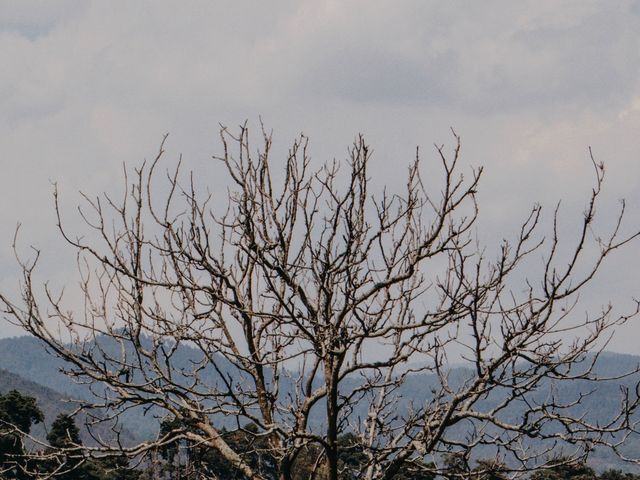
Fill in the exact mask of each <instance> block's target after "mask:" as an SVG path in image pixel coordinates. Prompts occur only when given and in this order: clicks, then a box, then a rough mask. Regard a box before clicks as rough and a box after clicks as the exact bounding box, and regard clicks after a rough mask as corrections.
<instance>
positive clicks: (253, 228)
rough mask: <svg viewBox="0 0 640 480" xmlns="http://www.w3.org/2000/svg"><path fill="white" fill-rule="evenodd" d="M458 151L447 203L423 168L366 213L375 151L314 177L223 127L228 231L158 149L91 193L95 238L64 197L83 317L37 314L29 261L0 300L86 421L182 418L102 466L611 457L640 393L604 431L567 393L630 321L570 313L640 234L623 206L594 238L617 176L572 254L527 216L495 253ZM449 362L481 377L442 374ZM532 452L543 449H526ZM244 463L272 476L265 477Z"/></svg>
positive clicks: (292, 466) (370, 470) (375, 475)
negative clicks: (41, 349)
mask: <svg viewBox="0 0 640 480" xmlns="http://www.w3.org/2000/svg"><path fill="white" fill-rule="evenodd" d="M455 139H456V145H455V148H454V149H453V151H452V152H451V153H450V154H448V153H446V152H445V150H444V149H443V148H442V147H437V148H436V156H437V162H436V163H437V165H439V167H438V166H437V165H436V167H435V168H432V169H431V170H430V171H429V178H430V179H433V178H435V176H436V174H437V170H438V168H439V171H440V173H441V176H442V181H441V184H440V187H439V188H437V189H435V190H433V191H432V190H429V189H427V187H426V186H425V184H424V183H423V181H422V179H421V173H420V172H421V165H420V161H419V159H418V156H417V157H416V160H415V161H414V162H413V163H412V164H411V165H410V166H409V169H408V176H407V181H406V185H405V189H404V191H402V192H396V193H393V194H392V193H390V192H387V191H384V192H383V193H381V194H380V195H373V194H372V193H371V185H370V178H369V175H370V173H369V172H368V170H367V167H368V165H369V161H370V154H371V151H370V149H369V147H368V146H367V144H366V143H365V141H364V140H363V138H361V137H359V138H357V139H356V141H355V144H354V145H353V147H352V148H351V150H350V151H349V158H348V161H347V162H346V163H344V164H339V163H337V162H333V163H328V164H325V165H324V166H322V167H320V168H319V169H312V168H311V165H310V161H309V157H308V154H307V139H306V138H305V137H300V138H298V139H297V140H296V141H295V143H294V144H293V146H292V147H291V149H290V151H289V153H288V155H287V156H286V157H285V158H284V159H282V161H281V163H275V164H274V162H273V160H272V159H271V156H272V154H271V147H272V141H271V137H270V136H269V135H267V134H264V132H263V139H262V144H261V147H260V149H259V150H254V149H252V148H251V147H250V146H249V134H248V130H247V128H246V127H241V128H240V130H239V132H238V134H237V135H234V134H232V133H230V132H229V131H228V130H226V129H223V130H222V132H221V140H222V146H223V153H222V154H221V155H220V156H219V157H216V158H217V159H218V160H220V161H221V162H222V164H223V166H224V167H225V168H226V171H227V173H228V175H229V182H230V186H229V193H228V202H229V203H228V208H227V209H226V211H224V213H222V214H221V215H218V214H217V213H216V208H217V207H219V206H218V205H213V206H212V205H211V202H212V200H211V197H210V196H209V195H208V194H205V195H202V193H201V192H199V191H198V188H197V187H196V186H195V185H194V182H193V177H187V180H186V182H182V181H181V178H182V177H181V172H180V171H179V167H178V168H175V170H172V171H171V172H169V173H168V175H167V176H166V177H162V178H164V180H161V179H160V178H159V177H160V176H159V175H158V173H157V172H158V170H160V169H161V166H160V165H161V161H162V155H163V149H162V148H161V149H160V152H159V154H158V156H157V157H156V158H155V160H154V161H152V162H150V163H149V164H144V165H143V166H142V167H141V168H140V169H138V170H136V174H135V176H134V178H133V179H132V180H131V181H130V179H129V178H127V179H126V184H127V195H126V196H125V198H123V199H122V200H121V201H116V200H114V199H113V198H111V197H109V196H104V197H99V198H95V199H91V198H90V197H86V200H87V205H85V206H84V208H83V209H81V210H80V212H81V214H82V216H83V218H84V220H85V222H86V226H87V228H88V229H89V232H86V233H88V235H78V236H76V235H74V234H72V233H70V232H69V231H68V230H67V229H66V228H65V227H64V225H63V222H62V213H61V212H60V210H59V208H58V201H57V198H58V197H57V191H56V211H57V214H58V219H59V227H60V231H61V232H62V235H63V236H64V238H65V239H66V241H67V242H68V243H69V244H70V245H71V246H72V247H73V248H75V249H76V250H77V252H78V255H79V258H80V263H79V265H80V274H81V276H82V286H83V291H84V295H85V302H84V305H85V309H84V311H82V312H75V313H73V312H69V311H68V310H67V309H66V308H65V307H64V305H63V302H62V298H61V296H60V295H59V294H56V293H55V292H54V291H52V290H51V289H50V288H49V287H48V286H45V287H44V292H45V293H46V301H44V302H42V301H41V300H40V294H39V293H38V292H37V291H36V288H37V286H36V285H35V284H34V281H33V273H34V269H35V266H36V261H26V260H20V259H19V261H20V262H21V265H22V267H23V273H24V278H23V282H22V292H23V293H22V300H21V301H15V300H12V299H10V298H8V297H7V296H5V295H0V300H2V302H3V304H4V310H5V312H6V314H7V316H8V318H10V319H11V320H12V321H14V322H17V323H18V324H20V325H22V326H23V327H24V328H25V330H26V331H27V332H29V333H31V334H33V335H35V336H36V337H38V338H40V339H42V340H43V341H44V342H45V343H46V344H47V346H48V347H49V348H50V349H51V351H53V352H54V353H55V354H56V355H58V356H59V357H61V358H62V359H64V360H65V361H66V362H67V363H68V365H69V369H68V374H69V375H72V376H74V377H76V378H77V379H78V380H79V381H83V382H86V383H89V384H91V385H92V386H93V387H94V388H93V391H94V392H95V395H96V400H95V401H93V402H87V404H86V405H84V408H85V409H93V410H95V409H96V408H99V409H100V412H102V414H103V415H104V416H105V417H106V418H117V417H119V416H120V415H121V414H122V413H123V412H125V411H127V410H130V409H135V408H141V409H146V408H149V407H153V409H154V411H155V412H161V413H162V414H163V415H166V416H167V417H168V418H173V419H175V426H176V428H170V429H168V430H164V431H163V432H162V433H161V434H160V435H159V436H158V438H157V439H156V440H155V441H147V442H142V443H140V444H139V445H137V446H131V447H127V448H125V447H123V446H121V445H113V444H106V443H105V444H103V445H101V446H96V447H91V448H89V447H87V451H88V452H89V453H91V452H92V451H95V452H100V453H105V452H106V453H108V452H109V451H115V450H117V451H124V452H126V453H127V454H128V455H130V456H131V457H134V456H140V455H143V454H146V453H149V452H152V451H157V449H158V448H161V447H162V446H163V445H168V444H170V443H172V442H175V441H177V440H180V439H183V440H185V441H187V442H188V444H190V445H194V446H197V448H198V449H202V448H207V449H211V450H212V451H215V452H216V455H219V456H221V457H222V458H224V459H225V461H226V462H227V463H228V464H229V465H231V466H233V469H234V471H236V472H238V475H241V476H243V477H244V478H248V479H252V480H258V479H265V478H269V477H270V476H271V475H274V476H277V477H278V478H279V479H282V480H288V479H292V478H294V476H295V473H296V464H297V462H299V461H300V462H302V460H301V458H302V457H301V455H304V456H305V458H304V463H305V468H308V469H310V471H311V472H310V474H309V477H310V478H327V479H331V480H335V479H337V478H340V477H341V475H342V474H343V473H344V472H343V470H344V469H348V474H349V475H353V476H356V477H357V478H362V479H385V480H390V479H393V478H401V476H402V475H404V476H407V475H408V476H411V475H413V476H414V477H412V478H417V477H418V476H419V475H423V476H424V477H425V478H429V477H430V476H431V475H435V474H438V473H445V474H446V469H447V465H446V462H444V460H443V459H445V457H446V456H447V455H449V454H451V453H452V452H465V455H472V454H473V452H474V451H476V450H477V449H483V448H487V446H488V445H490V446H491V448H493V452H494V453H495V459H494V460H493V461H492V462H489V463H485V464H484V465H485V466H486V465H488V466H489V467H487V468H486V469H485V470H486V472H485V473H486V475H493V474H494V473H492V472H493V470H495V469H494V466H495V465H503V464H505V465H509V470H506V467H505V469H504V470H503V469H501V471H500V475H504V474H506V473H511V474H517V473H518V472H525V471H531V469H534V468H538V467H540V466H545V460H544V459H545V458H548V453H549V451H550V450H551V449H552V448H554V447H557V446H558V445H559V444H562V445H568V446H570V447H571V448H570V450H569V453H568V454H569V455H574V456H580V455H584V454H585V453H586V452H588V451H590V450H591V449H592V448H594V447H596V446H604V447H609V448H613V449H614V450H615V449H617V448H618V446H619V445H620V444H621V443H622V442H623V441H624V437H625V435H627V434H629V432H632V431H634V430H635V425H636V423H635V420H634V417H632V414H633V413H634V412H635V410H636V408H637V405H638V399H637V397H636V395H635V392H623V395H621V398H620V404H619V407H620V408H619V410H618V414H617V415H616V416H614V417H613V418H611V419H608V420H607V421H606V422H600V423H595V422H593V423H592V422H590V420H589V417H588V416H584V415H582V414H581V413H580V412H578V410H576V408H575V407H576V406H577V405H578V406H579V403H580V401H581V399H582V396H581V395H582V394H577V395H576V397H575V398H571V399H566V398H560V397H559V396H557V395H556V393H555V392H556V389H554V388H553V385H555V384H556V383H562V382H564V381H572V380H575V379H588V380H596V379H597V376H596V375H595V372H594V369H593V364H594V363H595V361H596V360H597V356H598V355H597V349H598V348H601V347H602V346H603V345H604V342H603V339H605V338H606V337H607V336H608V335H609V333H610V332H611V330H612V328H613V327H615V326H616V325H619V324H620V323H621V322H624V321H625V320H626V319H627V318H629V316H616V315H615V314H614V312H613V311H612V309H611V307H606V308H605V309H604V310H603V311H601V312H598V313H596V314H591V315H587V316H584V317H580V315H579V314H578V313H577V312H575V311H574V309H573V307H574V306H575V304H576V302H577V297H578V294H579V293H580V291H581V290H582V289H583V287H584V286H585V285H587V284H588V283H589V281H590V280H591V279H592V278H593V277H594V275H595V274H596V272H597V270H598V269H599V268H600V266H601V265H602V262H603V260H604V259H605V257H607V256H608V255H609V254H610V253H611V252H613V251H614V250H616V249H618V248H619V247H621V246H623V245H624V244H626V243H628V242H629V241H630V240H632V239H633V238H635V237H636V236H637V235H638V233H637V232H633V233H631V234H629V235H626V236H625V235H623V234H622V233H621V231H622V230H621V223H622V220H623V217H624V213H625V211H624V203H623V204H622V208H621V210H620V212H619V215H618V217H617V221H616V222H614V227H613V230H612V231H611V232H609V233H608V234H600V233H595V232H596V231H597V227H598V225H597V224H596V204H597V201H598V198H599V196H600V192H601V184H602V181H603V176H604V168H603V166H602V165H601V164H597V163H596V162H595V161H594V162H593V164H594V167H595V186H594V188H593V190H592V193H591V196H590V198H589V200H588V204H587V207H586V210H585V212H584V217H583V218H582V221H581V223H580V226H579V228H578V231H577V232H576V237H575V238H574V240H573V243H571V244H564V243H561V242H560V239H559V236H558V230H557V225H558V222H559V221H560V219H559V214H558V209H556V211H555V213H554V215H553V222H552V226H551V227H550V231H549V232H547V236H546V237H545V238H543V237H542V236H541V234H540V233H539V230H540V218H541V217H540V215H541V207H540V206H534V207H533V208H532V209H531V211H530V212H529V214H528V215H526V218H525V220H524V222H523V223H522V224H521V225H519V226H517V228H515V229H514V230H515V235H514V238H513V239H512V240H511V241H506V240H505V241H504V242H503V243H501V244H500V246H499V248H498V249H497V253H496V254H495V255H487V254H486V253H485V252H486V250H485V248H483V247H479V246H478V245H477V242H476V241H474V238H473V232H474V228H475V224H476V220H477V216H478V205H477V203H476V192H477V190H478V187H479V181H480V176H481V172H482V170H481V169H477V170H470V171H469V172H468V175H467V176H466V177H463V175H462V174H461V173H460V172H459V170H460V166H459V155H460V142H459V139H458V137H457V136H456V137H455ZM592 160H593V159H592ZM274 165H275V167H276V170H274V169H273V167H274ZM189 178H191V180H190V179H189ZM163 182H164V183H165V185H162V183H163ZM529 258H531V259H532V261H530V262H528V265H527V266H526V267H527V268H524V267H525V265H524V263H525V260H526V259H529ZM535 259H540V260H539V262H540V263H539V264H538V266H539V267H540V268H538V269H537V270H536V269H530V267H531V265H533V264H534V262H533V260H535ZM36 260H37V259H36ZM535 271H538V274H537V275H536V276H535V278H527V275H526V273H527V272H535ZM531 275H534V274H531ZM636 313H637V308H636V311H635V312H632V313H631V315H635V314H636ZM60 331H64V332H68V333H70V335H71V337H70V338H71V340H72V341H71V342H70V343H69V342H68V339H67V341H65V340H63V339H62V338H61V336H60V334H59V333H58V332H60ZM104 338H108V339H110V344H109V345H111V347H108V348H107V347H106V346H105V345H106V343H105V341H104ZM114 345H115V348H114ZM183 345H189V346H191V347H193V348H195V349H197V350H198V352H199V354H200V357H199V358H198V359H197V360H196V361H192V362H191V363H190V366H189V367H185V366H184V365H183V364H181V365H180V366H178V362H177V357H178V355H179V352H180V348H181V347H182V346H183ZM454 345H457V347H456V348H457V349H458V350H460V349H462V350H463V352H464V355H463V360H464V362H465V363H466V365H467V366H468V367H470V368H469V371H468V372H470V373H469V374H468V375H461V374H459V373H458V374H456V375H452V374H451V372H450V371H449V369H448V366H447V352H448V351H450V350H449V349H450V347H452V346H454ZM590 352H593V355H586V354H588V353H590ZM212 372H213V373H212ZM420 373H422V374H429V377H426V376H425V378H428V379H429V381H428V382H426V383H425V391H424V395H423V400H422V401H420V402H413V403H412V404H410V405H405V408H403V409H400V408H398V405H400V404H401V401H402V395H403V389H402V387H403V385H404V384H405V382H406V381H407V379H409V378H413V377H412V375H417V374H420ZM627 373H632V372H623V373H621V375H620V376H621V377H622V376H624V375H625V374H627ZM212 379H214V380H212ZM427 384H428V388H427V386H426V385H427ZM541 385H543V386H545V389H546V391H545V394H544V395H539V394H537V393H536V390H537V388H539V387H540V386H541ZM105 412H106V414H105ZM505 412H510V413H509V415H507V414H505ZM513 412H516V413H515V414H514V413H513ZM313 415H316V417H317V418H319V419H320V420H318V421H312V420H313ZM222 418H226V419H228V418H232V419H234V421H235V424H236V425H237V427H236V428H237V429H238V430H239V431H240V430H242V434H243V436H246V437H247V438H252V440H251V442H249V443H248V444H244V445H242V448H241V449H240V448H239V447H238V445H234V443H233V442H231V441H229V439H230V438H232V437H231V436H230V435H229V433H228V432H227V433H225V432H223V431H222V430H221V429H220V428H218V427H217V426H216V425H219V423H217V422H218V421H219V420H220V419H222ZM187 424H188V425H189V426H190V428H189V429H185V428H181V427H180V425H187ZM248 424H251V425H252V426H253V427H254V428H252V429H251V430H247V429H243V428H242V425H248ZM344 434H350V435H352V436H353V438H356V439H357V440H358V441H357V446H358V451H357V458H358V460H357V461H356V462H350V463H349V462H345V461H344V460H342V461H341V459H345V458H347V455H346V453H347V451H349V449H351V450H353V445H346V446H345V444H344V442H342V443H341V441H340V439H341V438H343V437H342V436H343V435H344ZM532 437H533V438H539V439H545V440H547V441H548V442H547V443H546V444H545V443H542V445H543V446H542V447H540V446H539V444H538V448H532V447H531V446H530V445H529V443H528V442H527V439H529V438H532ZM243 438H244V437H243ZM354 445H355V444H354ZM251 449H253V450H254V451H255V452H254V453H255V454H260V456H261V458H269V459H271V460H270V461H272V462H273V465H271V466H270V467H269V469H266V470H265V469H264V468H263V469H259V468H256V465H254V464H252V462H251V461H250V459H251V458H256V456H255V455H254V454H252V452H250V451H248V450H251ZM345 449H347V450H346V451H345ZM485 451H486V450H485ZM310 452H311V453H315V455H316V458H314V459H313V461H310V459H309V458H308V457H309V455H310ZM300 465H302V463H300ZM482 468H483V467H482V465H480V466H479V467H478V468H477V469H475V470H474V474H475V475H477V476H479V477H481V476H482V475H483V470H482ZM354 469H358V470H359V471H358V472H357V473H356V472H354ZM267 470H268V471H271V470H272V471H273V472H275V473H273V474H271V473H268V471H267ZM314 472H315V473H314ZM406 472H411V473H409V474H406Z"/></svg>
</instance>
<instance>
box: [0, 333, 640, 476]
mask: <svg viewBox="0 0 640 480" xmlns="http://www.w3.org/2000/svg"><path fill="white" fill-rule="evenodd" d="M100 342H101V347H102V348H104V349H107V350H109V349H112V348H116V345H115V344H113V345H110V344H109V339H106V338H105V339H101V340H100ZM116 351H117V350H114V352H116ZM201 355H202V354H201V353H200V352H198V351H197V350H195V349H193V348H191V347H189V346H187V345H181V346H180V347H179V350H178V352H176V354H175V355H173V357H172V362H173V364H174V366H175V367H176V371H178V372H179V371H180V370H181V369H184V370H185V371H189V370H190V369H192V368H193V365H194V363H197V362H198V360H200V359H201ZM222 365H223V370H224V371H226V372H227V373H231V374H233V371H232V368H233V367H232V366H231V365H229V364H227V365H225V364H224V363H222ZM638 365H640V357H638V356H633V355H623V354H616V353H604V354H602V355H601V357H600V358H599V360H598V363H597V368H596V370H595V373H597V374H599V375H601V376H616V375H619V374H620V373H621V372H625V371H630V370H633V369H634V368H637V367H638ZM63 367H64V363H63V362H62V361H61V360H59V359H58V358H56V357H55V356H53V355H50V354H49V353H48V352H47V351H46V348H45V347H44V345H43V344H42V343H41V342H40V341H39V340H37V339H35V338H33V337H17V338H7V339H0V368H2V369H5V370H8V371H9V372H12V373H14V374H17V375H19V376H20V377H22V378H20V377H15V376H14V377H9V376H8V374H7V372H4V375H0V391H2V390H1V389H2V388H5V389H6V388H7V387H4V386H3V383H2V382H3V381H4V382H7V384H9V383H11V382H13V383H12V384H16V385H18V384H19V382H23V383H22V384H21V385H23V387H24V388H27V387H28V388H29V390H27V392H31V391H33V392H37V393H38V395H39V396H37V397H36V398H43V397H46V398H55V399H56V400H55V402H54V403H55V404H57V402H58V399H62V398H63V397H64V398H75V399H90V398H91V392H90V391H89V390H88V388H87V387H86V386H84V385H80V384H76V383H74V382H73V380H71V379H70V378H69V377H68V376H66V375H65V374H64V373H62V372H61V370H62V368H63ZM471 374H472V373H471V371H470V370H466V369H464V368H457V369H454V370H452V372H451V378H450V380H451V381H452V382H453V383H454V384H455V383H456V382H462V381H463V380H464V379H465V378H469V376H470V375H471ZM200 376H201V378H202V380H203V381H204V382H206V384H208V385H212V386H213V385H215V383H216V382H218V381H219V374H218V373H217V372H215V371H214V370H213V369H205V370H203V371H201V372H200ZM2 378H4V379H5V380H2ZM27 378H28V379H29V380H28V381H27V380H25V379H27ZM639 381H640V375H635V376H632V377H629V378H625V379H621V380H610V381H605V382H599V383H593V382H587V381H572V382H562V384H560V385H558V386H552V385H551V384H550V383H549V382H544V383H542V384H541V385H539V388H538V389H537V390H536V391H534V392H532V393H531V395H530V396H529V398H530V399H532V400H536V399H538V400H541V399H542V398H544V397H545V396H546V395H548V394H549V392H550V390H551V389H552V388H553V389H555V390H556V391H557V393H558V396H559V398H575V396H576V395H578V394H580V393H586V392H590V394H589V395H587V396H585V397H584V399H583V401H582V402H581V404H580V405H579V406H576V407H575V409H574V413H576V412H579V413H581V414H584V415H585V416H586V418H588V419H590V420H593V421H599V422H601V423H603V422H605V421H606V420H608V419H610V418H612V416H613V415H614V414H615V411H616V408H618V407H619V403H618V400H619V398H620V389H621V387H627V388H631V389H632V390H631V391H632V392H634V391H635V390H634V389H635V385H636V383H638V382H639ZM24 382H27V383H24ZM357 384H358V381H357V380H355V379H353V380H349V381H347V382H345V384H344V389H345V390H349V389H351V388H354V387H355V386H356V385H357ZM436 386H437V382H436V379H435V377H433V376H432V375H427V374H412V375H409V376H408V377H407V379H406V382H405V383H404V385H403V386H402V388H401V389H400V390H399V391H398V392H397V393H398V395H399V398H398V400H397V402H395V403H394V405H395V408H396V409H397V411H398V412H399V413H400V412H403V411H407V410H408V409H409V408H410V406H411V404H412V403H413V404H421V403H422V402H424V401H425V398H428V396H429V395H430V392H431V389H432V388H435V387H436ZM44 387H47V388H44ZM15 388H16V389H18V390H21V391H24V390H23V389H22V388H19V387H15ZM38 388H40V389H41V390H40V391H38ZM290 388H291V386H287V385H286V384H284V385H282V386H281V392H280V393H281V394H282V395H286V394H287V393H288V392H287V390H289V389H290ZM51 391H53V393H51ZM44 392H47V393H44ZM56 392H57V393H56ZM60 392H64V395H62V394H61V393H60ZM30 394H31V393H30ZM501 395H502V393H501V392H500V391H496V392H493V393H492V394H491V395H490V396H489V397H488V398H487V399H485V400H484V401H483V403H482V404H480V405H478V407H479V408H483V405H484V406H486V407H487V408H489V406H490V405H491V404H492V403H494V402H496V401H497V400H498V399H499V398H500V396H501ZM34 396H36V395H35V394H34ZM43 401H44V400H43ZM494 404H495V403H494ZM43 405H44V403H43ZM47 408H49V407H47ZM51 408H53V407H51ZM523 408H526V407H525V405H524V403H522V404H520V405H513V406H512V407H510V408H509V409H506V410H505V411H504V412H503V414H502V415H503V419H504V420H509V419H513V418H516V417H518V415H520V413H521V412H522V409H523ZM314 410H315V411H314V412H313V414H312V417H311V419H310V425H312V426H313V425H315V426H319V425H320V424H322V422H323V412H322V407H321V406H316V408H315V409H314ZM45 413H46V412H45ZM153 413H154V412H153V411H152V412H147V413H146V415H143V412H142V411H138V412H135V411H133V412H129V413H128V414H127V415H126V416H125V417H124V418H123V419H122V421H123V425H124V426H125V427H126V428H127V429H129V430H131V431H135V432H136V433H137V436H138V437H139V438H150V437H153V436H154V435H155V434H156V433H157V430H158V425H159V420H158V418H157V416H154V414H153ZM366 414H367V412H366V408H365V406H364V405H360V406H356V408H355V409H354V411H353V413H352V415H354V417H357V416H361V417H362V418H364V416H366ZM49 418H50V417H49V415H47V419H49ZM225 420H226V421H229V422H230V421H231V420H233V419H220V424H221V425H225ZM463 433H464V432H463V431H460V432H457V433H454V434H463ZM535 441H536V440H532V442H534V443H535ZM624 449H625V452H626V453H627V454H629V455H633V456H636V457H638V456H640V438H638V437H637V436H636V437H632V438H630V439H629V440H628V441H627V442H626V444H625V447H624ZM485 454H486V455H489V453H488V451H487V452H484V451H483V452H481V455H485ZM591 463H592V464H593V466H594V467H596V468H597V469H599V470H601V469H606V468H613V467H615V468H623V469H627V470H629V469H630V467H629V465H628V464H624V463H622V462H620V460H619V459H617V457H615V456H614V455H612V454H611V453H609V452H606V451H601V450H596V451H595V452H594V454H593V455H592V456H591ZM635 470H638V471H640V469H637V467H636V468H635ZM635 470H634V471H635Z"/></svg>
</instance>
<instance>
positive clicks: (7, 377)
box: [0, 369, 136, 445]
mask: <svg viewBox="0 0 640 480" xmlns="http://www.w3.org/2000/svg"><path fill="white" fill-rule="evenodd" d="M11 390H18V391H19V392H20V393H22V394H24V395H29V396H31V397H33V398H35V399H36V401H37V404H38V408H39V409H40V410H41V411H42V413H43V414H44V423H40V424H36V425H34V426H33V427H32V429H31V434H32V435H33V436H34V437H36V438H39V439H44V438H46V436H47V432H48V430H49V427H50V426H51V424H52V423H53V421H54V420H55V419H56V417H57V416H58V415H59V414H61V413H67V414H69V413H72V412H73V409H74V406H73V404H71V403H69V401H68V398H65V396H64V395H63V394H61V393H60V392H57V391H55V390H53V389H51V388H48V387H45V386H43V385H41V384H39V383H36V382H33V381H31V380H27V379H26V378H24V377H22V376H20V375H17V374H15V373H11V372H8V371H7V370H2V369H0V394H5V393H7V392H9V391H11ZM85 419H86V417H85V416H84V415H78V417H77V419H76V424H77V425H78V427H79V428H80V438H81V439H82V441H83V443H84V444H85V445H93V444H95V441H94V439H93V438H92V437H91V435H89V433H88V432H87V430H86V429H85V428H84V427H83V425H84V422H85ZM120 430H122V431H121V436H120V439H121V440H122V442H123V443H124V444H132V443H133V442H134V441H136V438H135V436H134V435H133V434H132V433H131V432H130V431H128V430H127V429H120ZM94 433H95V434H97V435H99V436H100V437H101V438H103V439H106V440H109V439H113V438H115V434H114V432H112V431H110V428H109V427H108V426H107V425H98V426H97V427H96V429H95V431H94Z"/></svg>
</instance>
